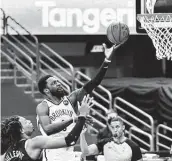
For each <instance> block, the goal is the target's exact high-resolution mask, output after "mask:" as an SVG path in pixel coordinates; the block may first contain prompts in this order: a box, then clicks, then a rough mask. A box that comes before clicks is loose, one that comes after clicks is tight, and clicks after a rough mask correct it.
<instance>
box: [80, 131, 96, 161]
mask: <svg viewBox="0 0 172 161" xmlns="http://www.w3.org/2000/svg"><path fill="white" fill-rule="evenodd" d="M85 132H86V129H84V131H82V133H81V134H80V147H81V152H82V154H81V157H82V158H85V157H86V156H90V155H97V154H99V150H98V147H97V145H96V144H91V145H89V146H88V144H87V141H86V139H85Z"/></svg>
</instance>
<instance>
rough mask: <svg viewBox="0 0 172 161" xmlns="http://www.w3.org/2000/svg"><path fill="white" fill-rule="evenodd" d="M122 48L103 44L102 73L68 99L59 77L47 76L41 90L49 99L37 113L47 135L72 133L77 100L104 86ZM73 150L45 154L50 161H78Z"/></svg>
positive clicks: (41, 82) (49, 151) (40, 126)
mask: <svg viewBox="0 0 172 161" xmlns="http://www.w3.org/2000/svg"><path fill="white" fill-rule="evenodd" d="M120 45H121V44H120ZM120 45H118V46H115V45H114V46H112V47H111V48H107V47H106V45H105V44H103V47H104V53H105V60H104V62H103V64H102V66H101V67H100V69H99V72H98V73H97V75H96V76H95V77H94V78H93V79H92V80H91V81H89V82H87V83H86V84H85V85H84V86H83V87H82V88H80V89H78V90H75V91H73V92H72V93H71V94H70V95H69V96H65V94H64V89H63V87H62V85H61V83H60V82H59V81H58V79H57V78H56V77H55V76H51V75H46V76H44V77H42V78H41V79H40V80H39V81H38V88H39V91H40V92H41V93H42V94H43V95H44V96H45V99H44V100H43V101H42V102H41V103H40V104H39V105H38V106H37V110H36V112H37V120H38V126H39V129H40V131H41V133H42V134H43V135H53V136H66V135H67V134H68V133H69V132H70V131H71V128H72V127H73V126H74V122H75V121H76V120H77V112H78V109H77V101H81V100H82V98H83V96H84V95H85V94H90V93H91V92H92V91H93V89H94V88H96V87H97V86H98V85H99V84H100V83H101V81H102V79H103V77H104V75H105V73H106V71H107V69H108V65H109V63H110V62H111V58H112V55H113V53H114V52H115V50H116V49H117V48H118V47H119V46H120ZM73 149H74V147H70V148H61V149H58V150H46V152H45V153H44V154H45V155H46V158H47V159H48V161H49V160H51V161H52V160H58V161H66V160H68V161H70V160H75V153H74V152H73ZM44 159H45V157H44Z"/></svg>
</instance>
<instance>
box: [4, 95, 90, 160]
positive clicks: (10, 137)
mask: <svg viewBox="0 0 172 161" xmlns="http://www.w3.org/2000/svg"><path fill="white" fill-rule="evenodd" d="M91 102H92V98H89V97H88V96H84V98H83V101H82V103H81V105H79V112H80V114H79V117H78V120H77V122H76V125H75V126H74V128H73V129H72V131H71V132H70V133H69V134H68V135H67V136H64V137H51V136H36V137H34V138H30V137H31V135H32V133H33V131H34V127H33V125H32V123H31V121H30V120H26V119H25V118H24V117H21V116H13V117H10V118H7V119H5V121H3V128H2V129H1V134H3V135H2V136H1V146H2V147H1V148H2V149H3V151H1V155H3V154H2V153H4V158H3V161H14V160H15V161H32V160H37V159H39V158H40V155H41V153H42V150H43V149H56V148H62V147H66V146H68V147H69V146H73V145H74V144H75V143H76V141H77V139H78V138H79V135H80V132H81V131H82V129H83V125H84V124H85V121H86V115H88V113H89V109H90V107H91V106H92V105H93V104H92V103H91ZM4 139H6V144H5V143H4V144H2V141H4ZM1 159H2V158H1Z"/></svg>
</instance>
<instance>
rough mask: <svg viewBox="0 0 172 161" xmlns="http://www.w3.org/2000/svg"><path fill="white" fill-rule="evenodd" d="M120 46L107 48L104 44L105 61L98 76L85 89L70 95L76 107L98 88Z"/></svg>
mask: <svg viewBox="0 0 172 161" xmlns="http://www.w3.org/2000/svg"><path fill="white" fill-rule="evenodd" d="M120 45H121V44H120ZM120 45H117V46H116V45H113V46H112V47H111V48H107V46H106V45H105V44H103V48H104V53H105V59H104V62H103V63H102V65H101V67H100V68H99V71H98V72H97V74H96V76H95V77H94V78H93V79H92V80H90V81H88V82H87V83H86V84H85V85H84V86H83V88H81V89H78V90H76V91H74V92H72V93H71V94H70V95H69V99H70V100H71V102H72V103H73V105H74V106H76V101H81V99H82V98H83V96H84V95H85V94H86V93H88V94H90V93H91V92H92V91H93V90H94V88H96V87H97V86H98V85H99V84H100V83H101V81H102V80H103V78H104V76H105V74H106V71H107V69H108V66H109V63H110V62H111V58H112V55H113V54H114V53H115V51H116V49H117V48H119V46H120Z"/></svg>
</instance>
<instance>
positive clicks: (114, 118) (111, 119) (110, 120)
mask: <svg viewBox="0 0 172 161" xmlns="http://www.w3.org/2000/svg"><path fill="white" fill-rule="evenodd" d="M114 121H119V122H120V123H122V125H123V124H124V121H123V120H122V119H121V118H120V117H119V116H117V117H113V118H110V119H109V120H108V123H109V124H111V123H112V122H114Z"/></svg>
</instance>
